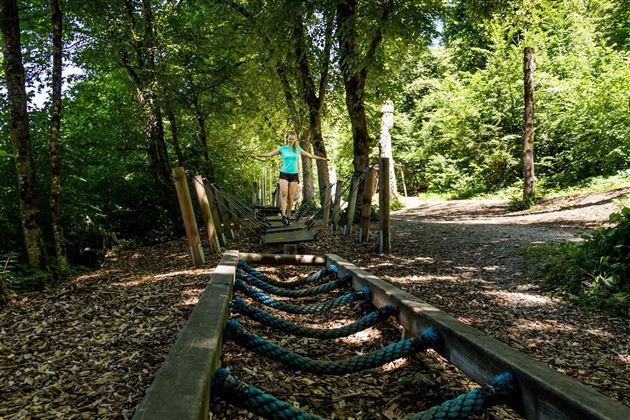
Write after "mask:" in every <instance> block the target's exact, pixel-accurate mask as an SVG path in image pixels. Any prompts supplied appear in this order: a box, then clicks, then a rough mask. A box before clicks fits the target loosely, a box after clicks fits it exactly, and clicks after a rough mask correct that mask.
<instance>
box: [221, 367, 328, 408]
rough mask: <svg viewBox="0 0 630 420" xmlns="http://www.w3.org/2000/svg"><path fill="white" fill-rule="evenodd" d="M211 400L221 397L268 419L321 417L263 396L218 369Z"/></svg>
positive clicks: (253, 388)
mask: <svg viewBox="0 0 630 420" xmlns="http://www.w3.org/2000/svg"><path fill="white" fill-rule="evenodd" d="M212 394H213V399H214V398H217V397H222V398H223V399H225V400H226V401H228V402H230V403H231V404H233V405H235V406H237V407H241V408H244V409H246V410H249V411H251V412H252V413H254V414H256V415H259V416H262V417H265V418H268V419H278V420H285V419H287V420H288V419H297V420H321V417H319V416H316V415H314V414H310V413H307V412H306V411H304V410H301V409H299V408H297V407H295V406H293V405H291V404H289V403H286V402H284V401H280V400H279V399H277V398H275V397H273V396H271V395H269V394H265V393H264V392H263V391H261V390H260V389H258V388H256V387H253V386H249V385H247V384H246V383H244V382H241V381H239V380H238V379H236V378H235V377H234V376H232V375H230V371H229V370H228V369H225V368H219V369H217V370H216V372H215V373H214V376H213V377H212Z"/></svg>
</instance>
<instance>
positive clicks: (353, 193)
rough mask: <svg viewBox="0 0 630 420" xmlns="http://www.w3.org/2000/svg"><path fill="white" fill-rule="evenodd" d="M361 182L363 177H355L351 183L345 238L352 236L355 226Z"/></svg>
mask: <svg viewBox="0 0 630 420" xmlns="http://www.w3.org/2000/svg"><path fill="white" fill-rule="evenodd" d="M359 182H361V176H359V175H353V176H352V182H351V183H350V192H349V193H348V207H347V217H346V225H345V227H344V229H343V234H344V236H350V234H352V228H353V226H354V210H355V208H356V205H357V193H358V191H359Z"/></svg>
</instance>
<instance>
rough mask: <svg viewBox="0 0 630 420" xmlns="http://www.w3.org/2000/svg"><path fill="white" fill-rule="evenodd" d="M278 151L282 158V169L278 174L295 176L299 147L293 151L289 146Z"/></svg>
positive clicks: (300, 149)
mask: <svg viewBox="0 0 630 420" xmlns="http://www.w3.org/2000/svg"><path fill="white" fill-rule="evenodd" d="M278 151H279V152H280V155H281V156H282V168H280V172H284V173H285V174H297V173H298V156H300V153H302V148H301V147H300V146H298V147H296V148H295V151H294V150H293V148H292V147H291V146H280V147H278Z"/></svg>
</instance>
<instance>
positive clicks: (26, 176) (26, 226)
mask: <svg viewBox="0 0 630 420" xmlns="http://www.w3.org/2000/svg"><path fill="white" fill-rule="evenodd" d="M0 30H1V31H2V54H3V62H4V72H5V78H6V83H7V91H8V100H9V124H10V128H9V132H10V137H11V144H12V146H13V154H14V155H15V168H16V172H17V177H18V189H19V196H20V222H21V224H22V232H23V235H24V248H25V251H26V256H27V258H28V262H29V263H30V264H33V265H36V266H38V267H40V268H43V269H47V268H48V256H47V253H46V246H45V243H44V236H43V234H42V229H41V214H40V211H39V206H38V204H39V202H38V192H37V179H36V178H37V177H36V174H35V167H34V165H33V156H32V146H31V137H30V133H29V122H28V114H27V109H26V105H27V96H26V88H25V84H24V81H25V75H24V66H23V64H22V52H21V42H20V19H19V15H18V7H17V2H16V0H0Z"/></svg>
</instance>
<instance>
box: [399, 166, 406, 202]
mask: <svg viewBox="0 0 630 420" xmlns="http://www.w3.org/2000/svg"><path fill="white" fill-rule="evenodd" d="M397 166H398V169H399V170H400V180H401V181H402V184H403V193H404V194H405V197H408V196H407V184H405V168H404V167H403V166H402V165H397Z"/></svg>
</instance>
